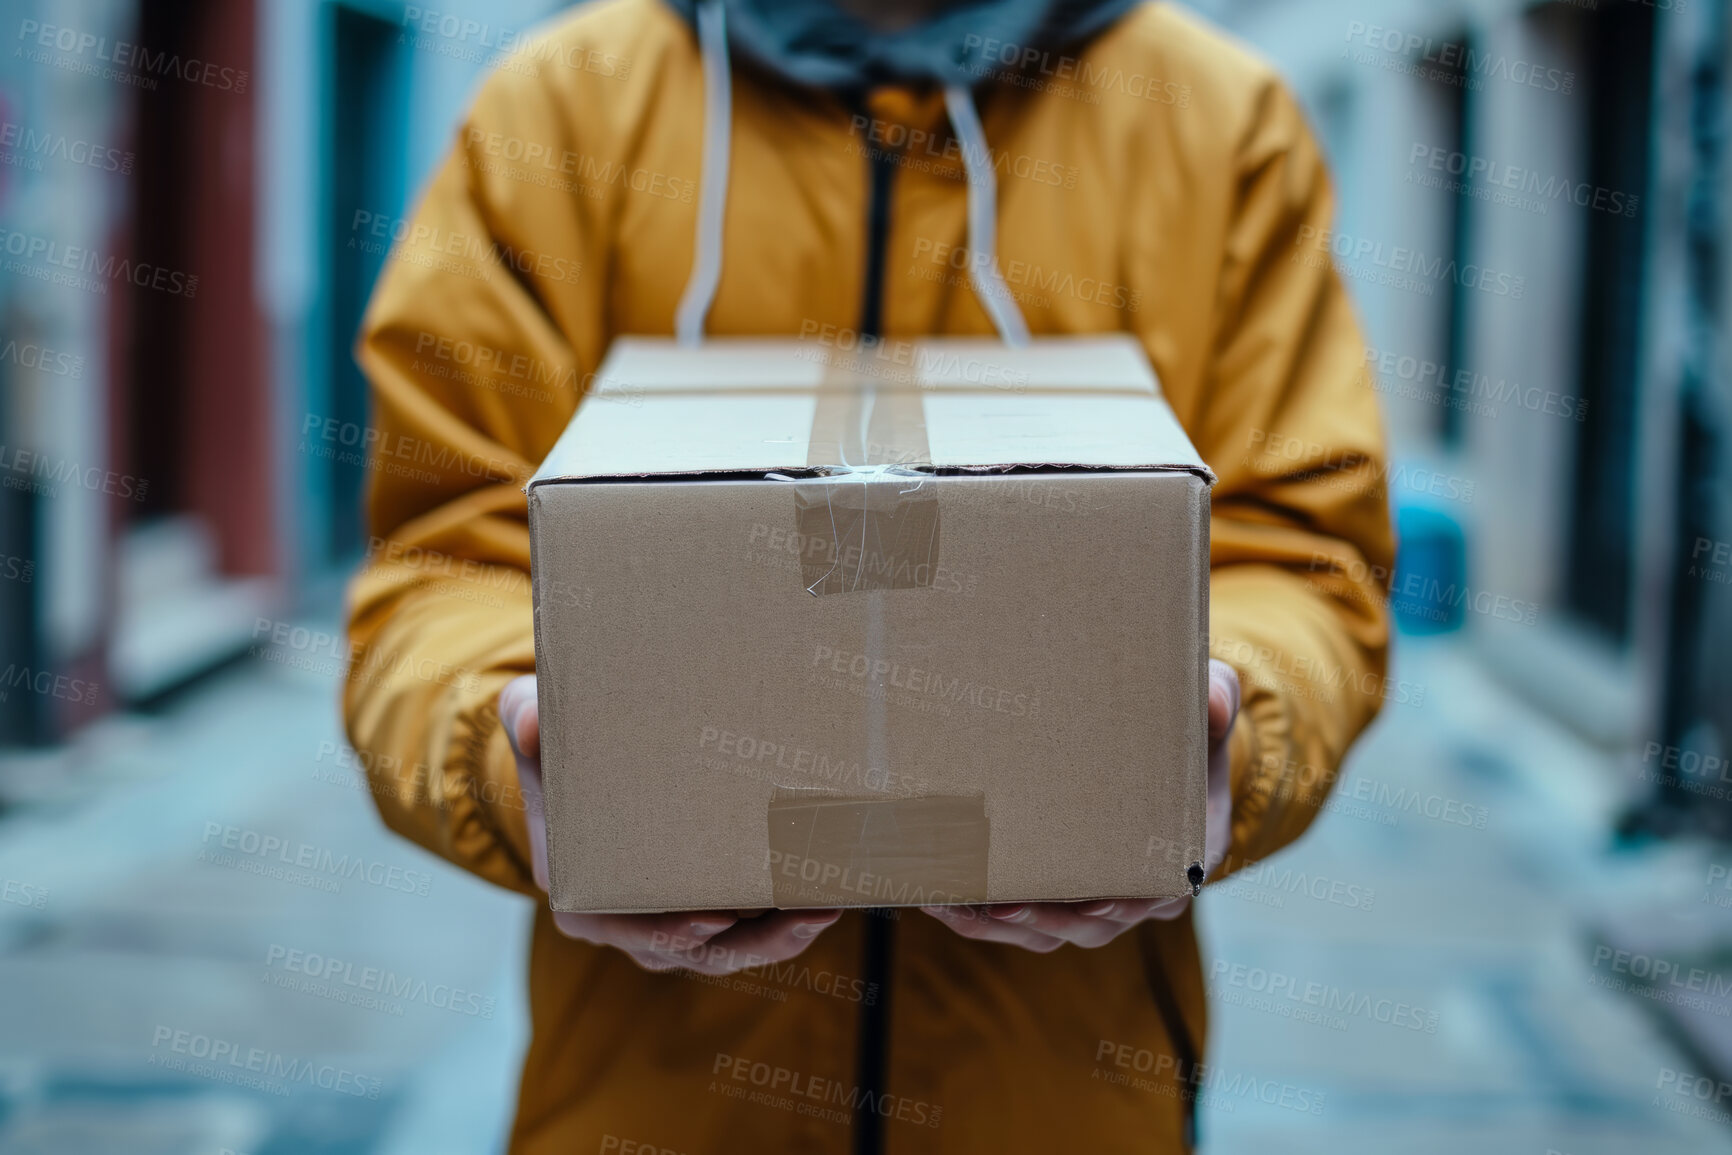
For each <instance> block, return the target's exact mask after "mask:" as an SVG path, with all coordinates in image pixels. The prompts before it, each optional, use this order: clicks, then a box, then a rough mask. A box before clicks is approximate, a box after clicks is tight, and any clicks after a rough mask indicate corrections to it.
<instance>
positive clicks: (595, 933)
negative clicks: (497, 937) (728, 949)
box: [553, 911, 734, 954]
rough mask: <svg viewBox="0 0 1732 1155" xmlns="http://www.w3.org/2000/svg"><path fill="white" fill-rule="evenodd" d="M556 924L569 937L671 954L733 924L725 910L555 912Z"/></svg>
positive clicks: (630, 951)
mask: <svg viewBox="0 0 1732 1155" xmlns="http://www.w3.org/2000/svg"><path fill="white" fill-rule="evenodd" d="M553 922H554V925H555V926H557V927H559V929H560V930H561V931H562V932H563V933H564V934H565V935H566V936H567V937H569V938H579V939H583V940H584V941H585V942H593V943H596V944H598V945H601V946H615V947H618V948H619V949H620V950H623V951H625V952H627V953H628V954H629V953H632V952H634V951H641V952H645V953H649V954H671V953H674V952H677V951H682V950H690V949H692V948H694V947H699V946H702V945H703V944H704V943H706V942H708V941H709V940H710V939H712V938H714V937H715V936H716V935H718V934H720V933H721V932H722V931H724V930H726V929H728V928H729V927H730V926H733V925H734V916H733V915H731V914H729V913H727V912H725V911H678V912H675V913H671V914H555V915H554V916H553Z"/></svg>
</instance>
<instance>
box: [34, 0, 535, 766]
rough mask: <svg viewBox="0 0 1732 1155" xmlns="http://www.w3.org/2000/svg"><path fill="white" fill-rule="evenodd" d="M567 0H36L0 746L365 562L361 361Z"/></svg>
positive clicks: (119, 694)
mask: <svg viewBox="0 0 1732 1155" xmlns="http://www.w3.org/2000/svg"><path fill="white" fill-rule="evenodd" d="M555 7H558V5H555V4H552V3H550V2H548V0H507V2H496V3H489V4H483V3H477V2H474V0H457V2H453V3H442V4H440V5H439V6H438V7H437V8H436V9H435V8H432V7H428V6H419V5H404V4H398V3H389V2H368V0H355V2H350V3H339V2H327V0H279V2H275V3H271V2H266V3H259V2H256V0H221V2H218V0H117V2H50V0H22V2H21V3H19V4H15V5H11V6H10V7H9V15H8V25H7V27H6V34H7V37H8V39H10V40H11V41H12V44H13V47H14V49H15V51H11V52H7V53H5V54H4V58H3V59H0V121H3V124H4V128H3V129H0V228H3V229H4V233H0V256H3V257H4V267H3V268H0V318H3V321H0V329H3V331H4V333H5V342H4V344H3V347H0V380H3V381H4V383H5V384H4V397H5V404H4V407H3V408H0V447H4V448H3V457H0V480H3V481H4V486H3V487H0V654H4V655H5V657H6V660H7V662H8V663H10V667H9V671H8V672H7V673H6V674H5V676H4V678H5V679H9V680H8V682H7V685H6V686H0V744H19V743H29V744H34V743H42V742H48V741H52V740H54V739H56V738H57V737H59V736H62V735H64V734H65V733H66V732H67V731H68V730H69V729H71V728H73V727H75V726H77V725H79V724H80V723H81V722H83V721H84V720H86V719H88V718H90V717H92V716H93V715H95V714H99V713H105V712H109V711H112V710H115V709H117V708H121V707H124V706H127V705H136V704H140V703H146V704H147V703H149V702H151V701H153V700H156V699H159V698H161V696H162V695H164V694H165V693H167V692H169V691H171V690H173V689H175V688H176V687H179V686H181V685H184V684H185V683H186V682H187V681H188V680H189V679H192V678H196V677H198V676H199V675H200V674H201V673H203V672H205V671H207V670H209V669H211V668H213V667H215V666H217V665H219V664H221V663H222V662H224V661H225V660H227V659H230V658H232V657H234V656H235V655H237V654H239V653H242V652H244V651H245V650H246V649H247V647H248V646H249V645H250V644H251V643H252V642H253V641H254V640H255V634H256V633H257V632H258V631H259V630H260V629H261V628H263V627H261V626H260V625H259V623H260V621H261V620H265V621H267V622H268V621H271V620H275V615H279V614H281V613H284V612H287V611H289V610H291V609H292V608H293V607H295V606H296V605H297V604H298V603H299V602H300V601H302V600H303V599H304V598H305V597H307V596H308V595H309V593H310V592H311V591H317V590H320V589H326V590H327V592H328V589H329V587H331V586H333V585H334V583H335V581H336V580H338V579H340V577H341V575H342V574H343V572H344V571H345V570H346V569H347V568H349V567H351V566H352V563H353V562H354V560H355V559H356V558H357V557H358V555H359V553H360V551H361V550H362V549H363V548H364V545H365V542H364V535H363V527H362V524H361V506H360V497H361V492H362V488H363V485H362V483H363V477H364V472H365V470H364V466H363V464H362V462H363V461H364V458H365V453H366V440H365V429H366V391H365V385H364V382H363V380H362V378H361V376H360V373H359V371H358V370H357V369H356V368H355V365H354V362H353V359H352V357H351V347H352V342H353V339H354V335H355V332H356V328H357V325H358V322H359V319H360V316H361V312H362V309H363V308H364V306H365V303H366V299H367V296H368V293H369V291H370V289H371V286H372V282H373V279H374V278H375V276H376V275H377V273H378V271H379V268H380V266H381V265H382V263H383V261H384V259H385V255H386V253H387V252H388V250H389V248H390V246H391V242H392V239H393V237H394V236H396V235H398V233H399V232H400V230H401V228H402V223H403V219H404V216H405V214H406V212H407V207H406V206H407V204H408V201H409V198H410V197H411V196H412V195H413V194H414V191H415V189H416V188H417V187H418V185H419V184H420V183H421V181H422V180H423V179H424V177H425V174H426V173H427V172H428V171H429V169H430V168H431V166H432V164H433V163H434V161H435V160H436V158H437V157H438V156H439V155H440V153H441V152H442V151H443V150H444V149H445V148H446V147H447V145H448V143H449V139H450V135H451V132H452V131H453V126H454V124H455V122H456V118H457V117H458V115H459V114H460V112H461V111H462V109H463V107H464V104H465V103H466V101H467V99H468V97H469V95H470V92H471V91H472V89H473V87H474V84H475V82H476V80H477V78H478V77H479V76H480V75H481V74H483V73H484V72H485V71H486V70H487V69H488V68H489V67H491V65H492V64H493V63H494V62H496V61H497V60H498V59H499V58H500V56H501V54H502V52H505V51H509V50H510V49H512V48H513V47H515V46H517V45H518V44H519V43H521V42H522V40H523V39H524V38H525V37H526V36H528V35H529V34H530V33H531V31H532V26H533V25H534V23H535V21H536V20H537V19H539V18H541V17H543V16H545V15H546V14H547V13H548V12H549V11H550V10H552V9H553V8H555Z"/></svg>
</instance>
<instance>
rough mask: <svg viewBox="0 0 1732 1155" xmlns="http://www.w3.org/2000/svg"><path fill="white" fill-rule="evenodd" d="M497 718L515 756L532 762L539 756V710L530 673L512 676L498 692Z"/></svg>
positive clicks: (533, 677) (532, 675) (533, 679)
mask: <svg viewBox="0 0 1732 1155" xmlns="http://www.w3.org/2000/svg"><path fill="white" fill-rule="evenodd" d="M499 721H500V723H501V724H502V725H503V726H504V727H505V736H506V737H507V738H508V739H509V740H510V741H511V749H512V751H513V752H514V753H516V755H517V756H518V757H519V758H526V759H530V760H532V761H533V760H536V759H539V758H540V757H541V711H540V707H539V705H538V703H537V701H536V691H535V675H534V674H527V675H525V676H523V677H521V678H513V679H511V681H509V682H507V683H505V688H504V689H503V690H501V691H499Z"/></svg>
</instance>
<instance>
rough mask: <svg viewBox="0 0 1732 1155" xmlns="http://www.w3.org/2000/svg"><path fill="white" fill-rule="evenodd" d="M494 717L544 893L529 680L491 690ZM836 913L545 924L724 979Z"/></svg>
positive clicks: (650, 964)
mask: <svg viewBox="0 0 1732 1155" xmlns="http://www.w3.org/2000/svg"><path fill="white" fill-rule="evenodd" d="M499 719H500V721H501V722H502V723H503V724H504V726H505V733H506V735H507V736H508V737H509V738H510V739H511V749H512V752H513V753H515V754H516V755H517V779H518V783H519V785H520V786H521V787H522V790H523V800H524V802H525V804H526V805H527V808H528V818H529V847H530V857H531V859H532V862H531V867H532V869H533V871H534V873H535V884H536V885H537V886H539V887H541V889H542V890H546V889H547V819H546V816H545V814H544V812H543V810H542V803H541V799H542V792H541V719H540V715H539V713H538V708H537V704H536V696H535V676H534V675H533V674H531V675H528V676H526V677H522V678H515V679H513V680H512V681H511V682H509V683H507V684H506V686H505V688H504V689H503V690H501V691H500V692H499ZM841 915H842V912H841V911H839V910H773V911H767V912H766V911H757V910H745V911H736V910H696V911H684V912H680V913H674V914H563V913H560V912H557V911H556V912H554V915H553V923H554V925H555V926H557V927H558V928H559V929H560V931H561V932H562V933H564V934H565V935H567V936H569V937H571V938H577V939H582V940H584V941H585V942H593V943H596V944H598V945H601V946H612V947H618V948H619V949H620V950H622V951H624V952H625V953H626V954H628V955H630V956H631V957H632V958H633V959H634V960H635V961H636V962H637V964H638V965H639V966H641V967H643V968H644V969H645V970H651V971H666V970H676V969H682V970H693V971H698V972H700V973H702V974H707V975H725V974H732V973H733V972H735V971H741V970H745V969H747V968H748V967H757V966H764V965H765V964H767V963H774V962H785V961H787V960H788V959H791V958H793V957H794V956H795V955H797V954H799V953H800V952H801V951H803V950H805V949H806V948H807V947H808V946H810V945H812V941H813V940H814V939H816V938H817V937H818V935H819V933H820V932H822V931H823V929H824V928H825V927H827V926H829V925H830V924H831V923H833V922H835V921H836V920H837V919H838V918H840V917H841Z"/></svg>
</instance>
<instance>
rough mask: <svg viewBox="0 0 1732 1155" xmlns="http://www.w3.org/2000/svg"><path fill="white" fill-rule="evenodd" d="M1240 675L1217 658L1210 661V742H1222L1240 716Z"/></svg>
mask: <svg viewBox="0 0 1732 1155" xmlns="http://www.w3.org/2000/svg"><path fill="white" fill-rule="evenodd" d="M1239 698H1240V689H1239V674H1238V671H1236V670H1234V669H1233V667H1232V666H1229V665H1228V664H1227V663H1226V662H1223V661H1221V660H1219V659H1216V658H1211V659H1210V660H1209V741H1210V742H1212V743H1213V742H1220V741H1222V740H1223V739H1225V738H1226V737H1227V735H1228V733H1230V732H1231V731H1232V729H1233V719H1234V718H1236V717H1238V715H1239Z"/></svg>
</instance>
